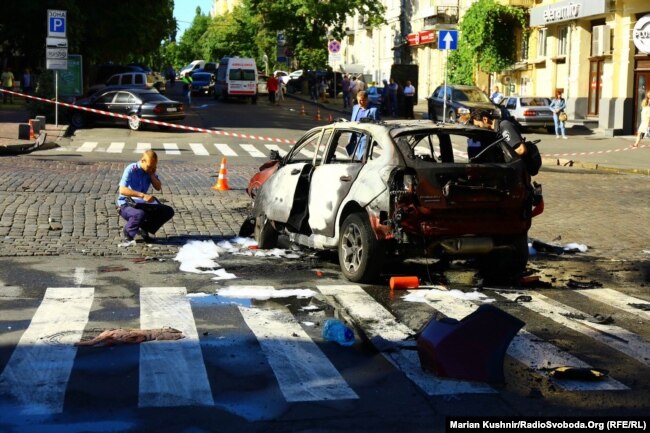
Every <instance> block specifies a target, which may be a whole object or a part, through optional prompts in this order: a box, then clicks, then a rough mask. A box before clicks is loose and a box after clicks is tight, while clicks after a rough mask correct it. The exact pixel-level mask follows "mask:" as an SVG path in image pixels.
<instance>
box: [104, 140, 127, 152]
mask: <svg viewBox="0 0 650 433" xmlns="http://www.w3.org/2000/svg"><path fill="white" fill-rule="evenodd" d="M124 145H125V143H118V142H113V143H111V144H110V145H109V146H108V148H106V153H122V151H124Z"/></svg>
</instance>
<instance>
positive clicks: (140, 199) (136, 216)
mask: <svg viewBox="0 0 650 433" xmlns="http://www.w3.org/2000/svg"><path fill="white" fill-rule="evenodd" d="M157 167H158V155H156V152H154V151H153V150H147V151H146V152H144V153H143V154H142V158H141V159H140V161H139V162H134V163H133V164H129V165H128V166H127V167H126V168H125V169H124V173H123V174H122V179H121V180H120V190H119V192H120V195H119V196H118V198H117V205H118V206H119V210H120V216H121V217H122V218H124V219H125V220H126V225H125V227H124V238H125V241H126V242H131V241H133V240H134V239H135V236H136V235H137V234H140V236H142V238H143V239H144V240H145V241H146V242H151V241H152V240H153V238H152V234H153V233H156V232H157V231H158V229H159V228H160V227H162V225H163V224H165V223H166V222H167V221H169V220H170V219H172V217H173V216H174V209H172V208H171V207H170V206H167V205H164V204H161V203H159V202H158V200H157V199H156V197H154V196H153V195H151V194H149V193H148V191H149V187H150V186H153V188H154V189H155V190H156V191H160V190H161V188H162V184H161V183H160V179H159V178H158V175H156V169H157Z"/></svg>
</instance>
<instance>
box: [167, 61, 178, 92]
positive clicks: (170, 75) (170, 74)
mask: <svg viewBox="0 0 650 433" xmlns="http://www.w3.org/2000/svg"><path fill="white" fill-rule="evenodd" d="M166 75H167V79H168V80H169V87H174V84H176V71H175V70H174V68H173V67H172V65H168V66H167V71H166Z"/></svg>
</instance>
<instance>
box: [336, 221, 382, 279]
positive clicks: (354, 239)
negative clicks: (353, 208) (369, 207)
mask: <svg viewBox="0 0 650 433" xmlns="http://www.w3.org/2000/svg"><path fill="white" fill-rule="evenodd" d="M381 248H382V245H381V243H380V242H379V241H378V240H377V238H376V237H375V234H374V232H373V231H372V228H371V227H370V222H369V221H368V217H367V216H366V215H365V214H362V213H353V214H351V215H348V217H347V218H346V219H345V221H344V222H343V225H342V226H341V234H340V236H339V247H338V253H339V264H340V266H341V271H342V272H343V275H345V278H347V279H348V280H350V281H354V282H367V281H371V280H372V279H374V278H376V277H377V275H378V273H379V269H380V268H381V265H382V262H383V260H382V258H383V255H382V250H381Z"/></svg>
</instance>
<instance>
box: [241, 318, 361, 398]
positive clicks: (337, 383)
mask: <svg viewBox="0 0 650 433" xmlns="http://www.w3.org/2000/svg"><path fill="white" fill-rule="evenodd" d="M239 311H240V312H241V314H242V316H243V317H244V320H245V321H246V324H247V325H248V327H249V328H250V329H251V331H253V333H254V334H255V336H256V337H257V340H258V341H259V343H260V346H261V348H262V351H263V352H264V354H265V355H266V357H267V359H268V361H269V365H270V366H271V368H272V369H273V372H274V373H275V377H276V378H277V380H278V385H279V386H280V390H281V391H282V394H283V395H284V397H285V398H286V400H287V401H289V402H296V401H322V400H341V399H356V398H359V397H358V396H357V394H356V393H355V392H354V391H353V390H352V388H350V386H349V385H348V384H347V383H346V382H345V380H344V379H343V377H341V374H340V373H339V372H338V370H337V369H336V368H335V367H334V365H332V363H331V362H330V360H329V359H328V358H327V357H326V356H325V355H324V354H323V352H322V351H321V350H320V349H319V348H318V346H317V345H316V344H315V343H314V342H313V341H312V340H311V338H309V336H308V335H307V333H306V332H305V331H304V330H303V329H302V327H301V326H300V324H298V322H296V319H295V318H294V317H293V316H292V315H291V313H290V312H289V311H288V310H286V309H273V310H262V309H257V308H246V307H239Z"/></svg>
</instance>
